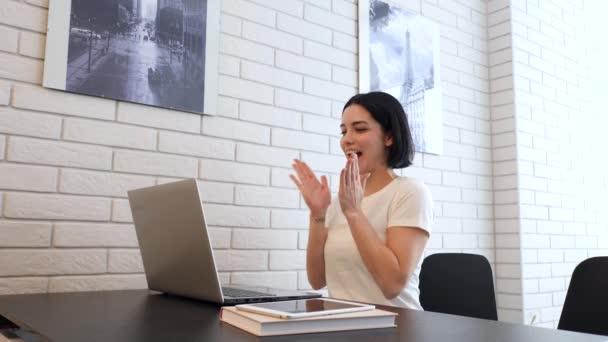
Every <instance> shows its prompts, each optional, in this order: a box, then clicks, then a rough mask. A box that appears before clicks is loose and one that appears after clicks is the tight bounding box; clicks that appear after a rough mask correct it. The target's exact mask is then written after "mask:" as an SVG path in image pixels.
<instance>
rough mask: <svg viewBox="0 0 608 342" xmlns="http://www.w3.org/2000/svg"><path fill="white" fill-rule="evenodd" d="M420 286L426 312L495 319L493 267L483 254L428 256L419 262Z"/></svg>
mask: <svg viewBox="0 0 608 342" xmlns="http://www.w3.org/2000/svg"><path fill="white" fill-rule="evenodd" d="M419 288H420V304H421V305H422V307H423V308H424V310H425V311H433V312H441V313H447V314H453V315H461V316H468V317H475V318H483V319H491V320H498V314H497V312H496V297H495V295H494V279H493V278H492V268H491V267H490V263H489V262H488V259H486V258H485V257H484V256H482V255H477V254H466V253H440V254H432V255H429V256H428V257H426V258H425V259H424V261H423V262H422V269H421V271H420V285H419Z"/></svg>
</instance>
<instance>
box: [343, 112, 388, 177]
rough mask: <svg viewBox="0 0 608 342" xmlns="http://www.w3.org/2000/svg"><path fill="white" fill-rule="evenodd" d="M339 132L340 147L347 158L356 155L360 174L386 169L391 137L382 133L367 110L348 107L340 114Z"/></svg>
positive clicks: (380, 127) (379, 126)
mask: <svg viewBox="0 0 608 342" xmlns="http://www.w3.org/2000/svg"><path fill="white" fill-rule="evenodd" d="M340 130H341V131H342V139H341V140H340V147H342V151H344V154H345V155H346V157H347V158H348V157H349V156H350V154H351V153H356V154H357V157H358V159H359V171H360V173H361V174H367V173H368V172H373V171H375V170H378V169H385V168H386V167H387V159H388V148H387V147H389V146H391V145H392V144H393V140H392V137H391V136H390V135H387V134H385V133H384V130H383V129H382V126H381V125H380V124H379V123H378V122H377V121H376V120H375V119H374V117H373V116H372V115H371V114H370V113H369V112H368V111H367V109H365V108H364V107H362V106H360V105H358V104H353V105H350V106H348V107H347V108H346V109H345V110H344V112H343V113H342V124H341V125H340Z"/></svg>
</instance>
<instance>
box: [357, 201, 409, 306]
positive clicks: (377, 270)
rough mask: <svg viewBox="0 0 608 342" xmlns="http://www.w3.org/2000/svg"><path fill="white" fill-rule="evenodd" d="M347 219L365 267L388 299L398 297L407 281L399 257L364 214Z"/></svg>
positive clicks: (360, 213)
mask: <svg viewBox="0 0 608 342" xmlns="http://www.w3.org/2000/svg"><path fill="white" fill-rule="evenodd" d="M346 219H347V221H348V224H349V226H350V231H351V234H352V236H353V239H354V240H355V244H356V245H357V249H358V251H359V254H360V255H361V259H363V263H364V264H365V267H366V268H367V270H368V271H369V272H370V274H371V275H372V277H373V278H374V280H375V281H376V283H377V284H378V286H379V287H380V289H381V290H382V293H383V294H384V296H385V297H386V298H387V299H392V298H394V297H396V296H397V295H398V294H399V293H400V292H401V290H402V289H403V287H404V286H405V282H406V281H407V277H406V276H404V275H403V271H402V270H401V267H400V265H399V260H398V259H397V256H396V255H395V253H393V251H392V250H391V249H390V248H389V247H388V246H387V245H386V244H385V243H383V242H382V240H380V238H379V237H378V235H377V234H376V232H375V231H374V229H373V227H372V226H371V225H370V223H369V221H368V220H367V217H365V215H364V214H363V213H362V212H360V211H359V212H357V213H354V214H350V215H346ZM409 274H410V272H408V276H409Z"/></svg>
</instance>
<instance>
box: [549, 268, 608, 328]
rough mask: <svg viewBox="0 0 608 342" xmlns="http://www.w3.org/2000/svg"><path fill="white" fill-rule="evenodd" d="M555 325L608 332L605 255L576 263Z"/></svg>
mask: <svg viewBox="0 0 608 342" xmlns="http://www.w3.org/2000/svg"><path fill="white" fill-rule="evenodd" d="M557 328H558V329H562V330H571V331H578V332H585V333H590V334H598V335H608V257H594V258H589V259H587V260H584V261H583V262H581V263H580V264H578V266H576V268H575V269H574V272H573V273H572V278H571V280H570V285H569V286H568V293H567V294H566V300H565V302H564V307H563V308H562V315H561V317H560V319H559V324H558V325H557Z"/></svg>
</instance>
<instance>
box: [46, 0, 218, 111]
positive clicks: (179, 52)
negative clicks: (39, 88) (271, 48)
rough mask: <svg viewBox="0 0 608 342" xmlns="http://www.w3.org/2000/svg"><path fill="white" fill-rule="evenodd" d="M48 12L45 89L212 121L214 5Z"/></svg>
mask: <svg viewBox="0 0 608 342" xmlns="http://www.w3.org/2000/svg"><path fill="white" fill-rule="evenodd" d="M49 5H50V6H49V21H48V33H47V44H46V58H45V64H44V80H43V85H44V86H45V87H49V88H54V89H60V90H65V91H68V92H73V93H79V94H86V95H92V96H100V97H105V98H110V99H115V100H121V101H129V102H135V103H141V104H146V105H151V106H157V107H163V108H169V109H175V110H181V111H186V112H193V113H200V114H203V113H204V114H215V108H216V102H217V78H218V76H217V67H218V44H219V0H61V1H51V2H50V4H49Z"/></svg>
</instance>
